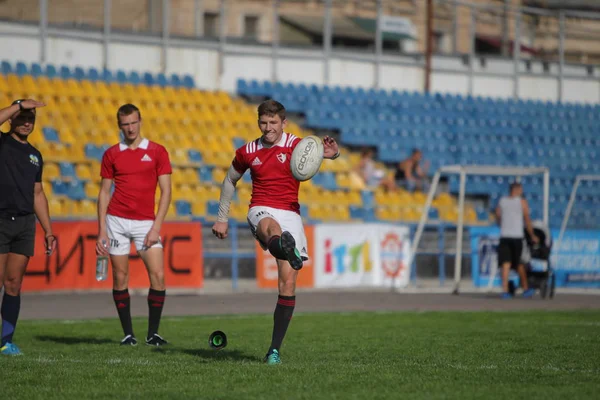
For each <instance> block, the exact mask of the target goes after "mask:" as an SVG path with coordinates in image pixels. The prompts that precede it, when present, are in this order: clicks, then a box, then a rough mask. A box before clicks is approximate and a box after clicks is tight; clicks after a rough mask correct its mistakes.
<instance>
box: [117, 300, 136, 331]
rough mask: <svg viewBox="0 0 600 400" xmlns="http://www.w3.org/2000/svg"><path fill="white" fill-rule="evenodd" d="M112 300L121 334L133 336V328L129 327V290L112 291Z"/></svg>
mask: <svg viewBox="0 0 600 400" xmlns="http://www.w3.org/2000/svg"><path fill="white" fill-rule="evenodd" d="M113 300H114V301H115V306H116V307H117V312H118V313H119V319H120V320H121V326H122V327H123V333H124V334H125V336H127V335H131V336H134V334H133V327H132V326H131V306H130V304H131V298H130V297H129V290H128V289H125V290H113Z"/></svg>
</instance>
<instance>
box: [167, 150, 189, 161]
mask: <svg viewBox="0 0 600 400" xmlns="http://www.w3.org/2000/svg"><path fill="white" fill-rule="evenodd" d="M169 156H170V158H171V163H173V164H180V165H181V164H187V163H188V157H187V152H186V151H185V150H183V149H175V151H173V152H172V153H170V154H169Z"/></svg>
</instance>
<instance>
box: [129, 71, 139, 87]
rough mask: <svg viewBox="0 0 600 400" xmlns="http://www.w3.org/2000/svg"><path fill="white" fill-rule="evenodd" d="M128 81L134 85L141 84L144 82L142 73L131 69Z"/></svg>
mask: <svg viewBox="0 0 600 400" xmlns="http://www.w3.org/2000/svg"><path fill="white" fill-rule="evenodd" d="M128 81H129V83H132V84H134V85H139V84H140V83H141V82H142V78H140V74H138V73H137V72H136V71H131V72H130V73H129V77H128Z"/></svg>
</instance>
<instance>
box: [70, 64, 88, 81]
mask: <svg viewBox="0 0 600 400" xmlns="http://www.w3.org/2000/svg"><path fill="white" fill-rule="evenodd" d="M73 77H74V78H75V79H77V80H78V81H80V80H82V79H85V78H86V74H85V70H84V69H83V68H81V67H75V71H73Z"/></svg>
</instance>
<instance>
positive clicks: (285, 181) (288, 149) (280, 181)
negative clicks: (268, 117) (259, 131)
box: [232, 132, 300, 214]
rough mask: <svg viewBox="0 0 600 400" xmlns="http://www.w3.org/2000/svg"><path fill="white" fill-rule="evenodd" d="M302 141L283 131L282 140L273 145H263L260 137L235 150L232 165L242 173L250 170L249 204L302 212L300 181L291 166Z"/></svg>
mask: <svg viewBox="0 0 600 400" xmlns="http://www.w3.org/2000/svg"><path fill="white" fill-rule="evenodd" d="M299 142H300V140H299V138H298V137H296V136H294V135H292V134H289V133H285V132H284V133H283V135H282V136H281V139H280V140H279V143H277V144H275V145H273V146H272V147H269V148H267V147H264V146H263V144H262V141H261V140H260V138H259V139H256V140H253V141H252V142H248V143H246V144H245V145H244V146H242V147H240V148H239V149H237V150H236V152H235V158H234V159H233V163H232V165H233V167H234V168H235V169H236V171H238V172H239V173H240V174H243V173H244V172H246V170H247V169H248V168H249V169H250V176H251V178H252V198H251V200H250V207H253V206H265V207H273V208H278V209H281V210H289V211H294V212H296V213H298V214H300V204H299V203H298V189H299V188H300V182H299V181H298V180H296V178H294V176H293V175H292V171H291V169H290V160H291V158H292V151H293V150H294V148H296V146H297V145H298V143H299Z"/></svg>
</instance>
